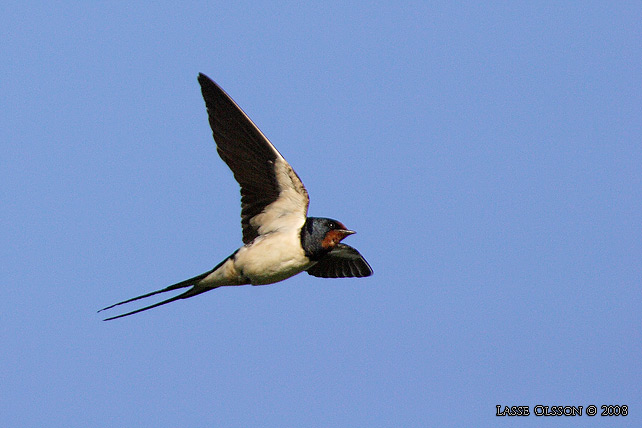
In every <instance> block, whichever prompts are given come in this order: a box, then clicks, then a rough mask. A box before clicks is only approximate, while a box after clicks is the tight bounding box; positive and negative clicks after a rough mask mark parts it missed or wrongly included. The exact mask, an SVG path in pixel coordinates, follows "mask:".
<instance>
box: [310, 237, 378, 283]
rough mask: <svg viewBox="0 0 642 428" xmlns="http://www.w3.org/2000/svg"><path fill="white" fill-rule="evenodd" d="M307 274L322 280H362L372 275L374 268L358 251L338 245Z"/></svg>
mask: <svg viewBox="0 0 642 428" xmlns="http://www.w3.org/2000/svg"><path fill="white" fill-rule="evenodd" d="M307 272H308V273H309V274H310V275H312V276H318V277H321V278H354V277H356V278H362V277H364V276H370V275H372V268H371V267H370V265H369V264H368V262H367V261H366V259H364V258H363V256H362V255H361V254H360V253H359V252H358V251H357V250H355V249H354V248H352V247H351V246H349V245H346V244H338V245H337V246H336V247H334V249H333V250H332V251H330V252H329V253H328V254H327V255H325V256H324V257H323V258H322V259H321V260H319V261H318V262H317V263H316V264H315V265H313V266H312V267H311V268H309V269H308V270H307Z"/></svg>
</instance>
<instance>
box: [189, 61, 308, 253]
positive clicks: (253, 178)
mask: <svg viewBox="0 0 642 428" xmlns="http://www.w3.org/2000/svg"><path fill="white" fill-rule="evenodd" d="M198 81H199V83H200V84H201V91H202V93H203V98H204V99H205V105H206V107H207V113H208V116H209V122H210V126H211V128H212V133H213V134H214V140H215V141H216V147H217V150H218V153H219V155H220V156H221V158H222V159H223V161H225V163H226V164H227V165H228V166H229V167H230V169H231V170H232V173H234V178H235V179H236V181H238V183H239V184H240V186H241V225H242V226H243V242H244V243H246V244H247V243H250V242H252V240H253V239H254V238H256V237H257V236H259V235H264V234H267V233H269V232H272V231H274V230H277V229H281V228H290V227H301V226H302V225H303V223H304V222H305V218H306V215H307V211H308V204H309V198H308V192H307V191H306V190H305V187H304V186H303V183H302V182H301V180H300V179H299V177H298V176H297V174H296V173H295V172H294V170H293V169H292V167H291V166H290V165H289V164H288V162H287V161H286V160H285V159H284V158H283V156H281V154H280V153H279V152H278V150H277V149H276V148H275V147H274V146H273V145H272V143H270V141H269V140H268V139H267V138H266V137H265V135H263V133H262V132H261V131H260V130H259V128H257V127H256V125H254V123H253V122H252V120H251V119H250V118H249V117H248V116H247V115H246V114H245V113H244V112H243V110H241V108H240V107H239V106H238V105H237V104H236V103H235V102H234V100H232V98H230V96H229V95H227V94H226V93H225V91H223V89H221V87H220V86H218V85H217V84H216V83H214V82H213V81H212V80H211V79H210V78H209V77H207V76H206V75H204V74H202V73H201V74H199V76H198Z"/></svg>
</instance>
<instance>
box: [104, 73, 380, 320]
mask: <svg viewBox="0 0 642 428" xmlns="http://www.w3.org/2000/svg"><path fill="white" fill-rule="evenodd" d="M198 81H199V83H200V85H201V92H202V94H203V98H204V99H205V106H206V107H207V114H208V117H209V123H210V127H211V128H212V133H213V135H214V141H215V142H216V149H217V151H218V153H219V155H220V156H221V158H222V159H223V161H224V162H225V163H226V164H227V166H229V167H230V169H231V170H232V173H233V174H234V178H235V179H236V181H237V182H238V183H239V185H240V186H241V226H242V229H243V244H244V245H243V246H242V247H240V248H239V249H237V250H236V251H234V252H233V253H232V254H231V255H230V256H228V257H227V258H226V259H224V260H223V261H222V262H220V263H219V264H218V265H216V266H215V267H214V268H213V269H211V270H209V271H207V272H205V273H202V274H200V275H197V276H195V277H193V278H190V279H187V280H185V281H181V282H179V283H176V284H173V285H170V286H168V287H165V288H162V289H160V290H156V291H152V292H150V293H147V294H143V295H142V296H138V297H134V298H131V299H128V300H124V301H122V302H119V303H116V304H113V305H111V306H107V307H106V308H103V309H101V310H100V311H98V312H101V311H104V310H107V309H111V308H113V307H115V306H118V305H122V304H125V303H129V302H133V301H135V300H139V299H143V298H145V297H150V296H153V295H155V294H159V293H165V292H168V291H172V290H177V289H181V288H187V287H191V288H189V290H187V291H185V292H183V293H182V294H179V295H177V296H174V297H172V298H170V299H167V300H163V301H161V302H158V303H156V304H153V305H149V306H146V307H144V308H141V309H137V310H135V311H131V312H127V313H125V314H122V315H117V316H113V317H110V318H106V319H105V321H107V320H113V319H116V318H121V317H125V316H128V315H132V314H135V313H138V312H142V311H146V310H148V309H152V308H155V307H157V306H161V305H164V304H166V303H170V302H173V301H175V300H179V299H186V298H188V297H193V296H196V295H198V294H201V293H204V292H206V291H209V290H213V289H215V288H218V287H223V286H231V285H245V284H252V285H264V284H272V283H275V282H279V281H282V280H284V279H287V278H289V277H291V276H293V275H296V274H298V273H300V272H303V271H306V272H307V273H308V274H310V275H313V276H317V277H321V278H348V277H366V276H370V275H372V268H371V267H370V265H369V264H368V262H366V260H365V259H364V258H363V257H362V256H361V254H360V253H359V252H358V251H357V250H356V249H354V248H352V247H350V246H349V245H346V244H343V243H341V240H342V239H344V238H345V237H346V236H348V235H352V234H353V233H355V232H354V231H352V230H349V229H348V228H346V226H344V225H343V224H342V223H341V222H339V221H337V220H332V219H329V218H321V217H308V216H307V212H308V204H309V202H310V200H309V198H308V192H307V191H306V190H305V187H304V186H303V183H302V182H301V179H299V176H298V175H297V174H296V172H294V170H293V169H292V167H291V166H290V164H288V162H287V161H286V160H285V159H284V158H283V156H281V153H279V151H278V150H277V149H276V148H275V147H274V146H273V145H272V143H270V141H269V140H268V139H267V138H266V137H265V135H263V133H262V132H261V131H260V130H259V128H257V127H256V125H254V123H253V122H252V120H251V119H250V118H249V117H248V116H247V115H246V114H245V113H244V112H243V110H241V108H240V107H239V106H238V105H237V104H236V103H235V102H234V100H232V98H230V96H229V95H227V93H225V91H223V89H221V87H220V86H218V85H217V84H216V83H214V82H213V81H212V80H211V79H210V78H209V77H207V76H206V75H204V74H202V73H201V74H199V76H198Z"/></svg>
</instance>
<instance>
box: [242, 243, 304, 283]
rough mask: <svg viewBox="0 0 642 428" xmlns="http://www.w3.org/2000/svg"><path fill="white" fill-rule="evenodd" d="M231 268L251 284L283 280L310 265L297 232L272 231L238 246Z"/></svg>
mask: <svg viewBox="0 0 642 428" xmlns="http://www.w3.org/2000/svg"><path fill="white" fill-rule="evenodd" d="M234 264H235V266H236V268H237V269H238V271H239V272H241V274H242V275H243V277H245V278H247V279H248V280H249V282H250V283H251V284H252V285H263V284H272V283H274V282H278V281H283V280H284V279H287V278H289V277H291V276H293V275H296V274H297V273H299V272H302V271H304V270H305V269H307V268H309V267H310V265H311V262H310V260H309V259H308V258H307V257H306V256H305V253H304V251H303V248H302V247H301V244H300V239H299V235H298V233H292V232H280V233H279V232H275V233H272V234H269V235H266V236H264V237H261V238H259V239H257V240H255V241H254V242H253V243H252V244H251V245H249V246H246V247H242V248H241V249H240V250H239V251H238V253H236V255H235V263H234Z"/></svg>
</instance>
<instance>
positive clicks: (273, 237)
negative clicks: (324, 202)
mask: <svg viewBox="0 0 642 428" xmlns="http://www.w3.org/2000/svg"><path fill="white" fill-rule="evenodd" d="M277 154H278V152H277ZM274 171H275V175H276V180H277V183H278V184H279V190H280V194H279V198H278V199H277V200H276V201H274V202H272V203H271V204H270V205H268V206H266V207H265V208H264V209H263V211H262V212H261V213H260V214H257V215H255V216H254V217H252V219H251V220H250V224H251V225H252V226H253V227H255V228H257V230H258V232H259V236H258V237H256V239H254V241H252V242H250V243H249V244H247V245H245V246H243V247H241V248H240V249H239V250H238V251H237V252H236V254H235V255H234V257H232V258H230V259H228V260H227V261H226V262H225V263H223V265H221V267H219V268H218V269H217V270H216V271H214V272H212V273H211V274H209V275H208V276H207V277H205V278H203V279H202V280H201V281H200V283H199V285H202V286H207V287H217V286H223V285H242V284H247V283H250V284H253V285H262V284H271V283H273V282H278V281H282V280H284V279H286V278H289V277H291V276H293V275H296V274H297V273H299V272H302V271H304V270H305V269H308V268H309V267H310V266H312V264H313V263H312V262H310V259H308V258H307V257H306V256H305V252H304V251H303V247H301V234H300V232H301V228H302V227H303V224H304V223H305V219H306V215H307V210H308V194H307V192H306V190H305V188H304V187H303V184H302V183H301V180H299V178H298V177H297V176H296V174H295V172H294V171H293V170H292V167H290V165H289V164H288V163H287V162H286V161H285V159H283V157H282V156H281V155H280V154H278V156H277V158H276V161H275V163H274Z"/></svg>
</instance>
